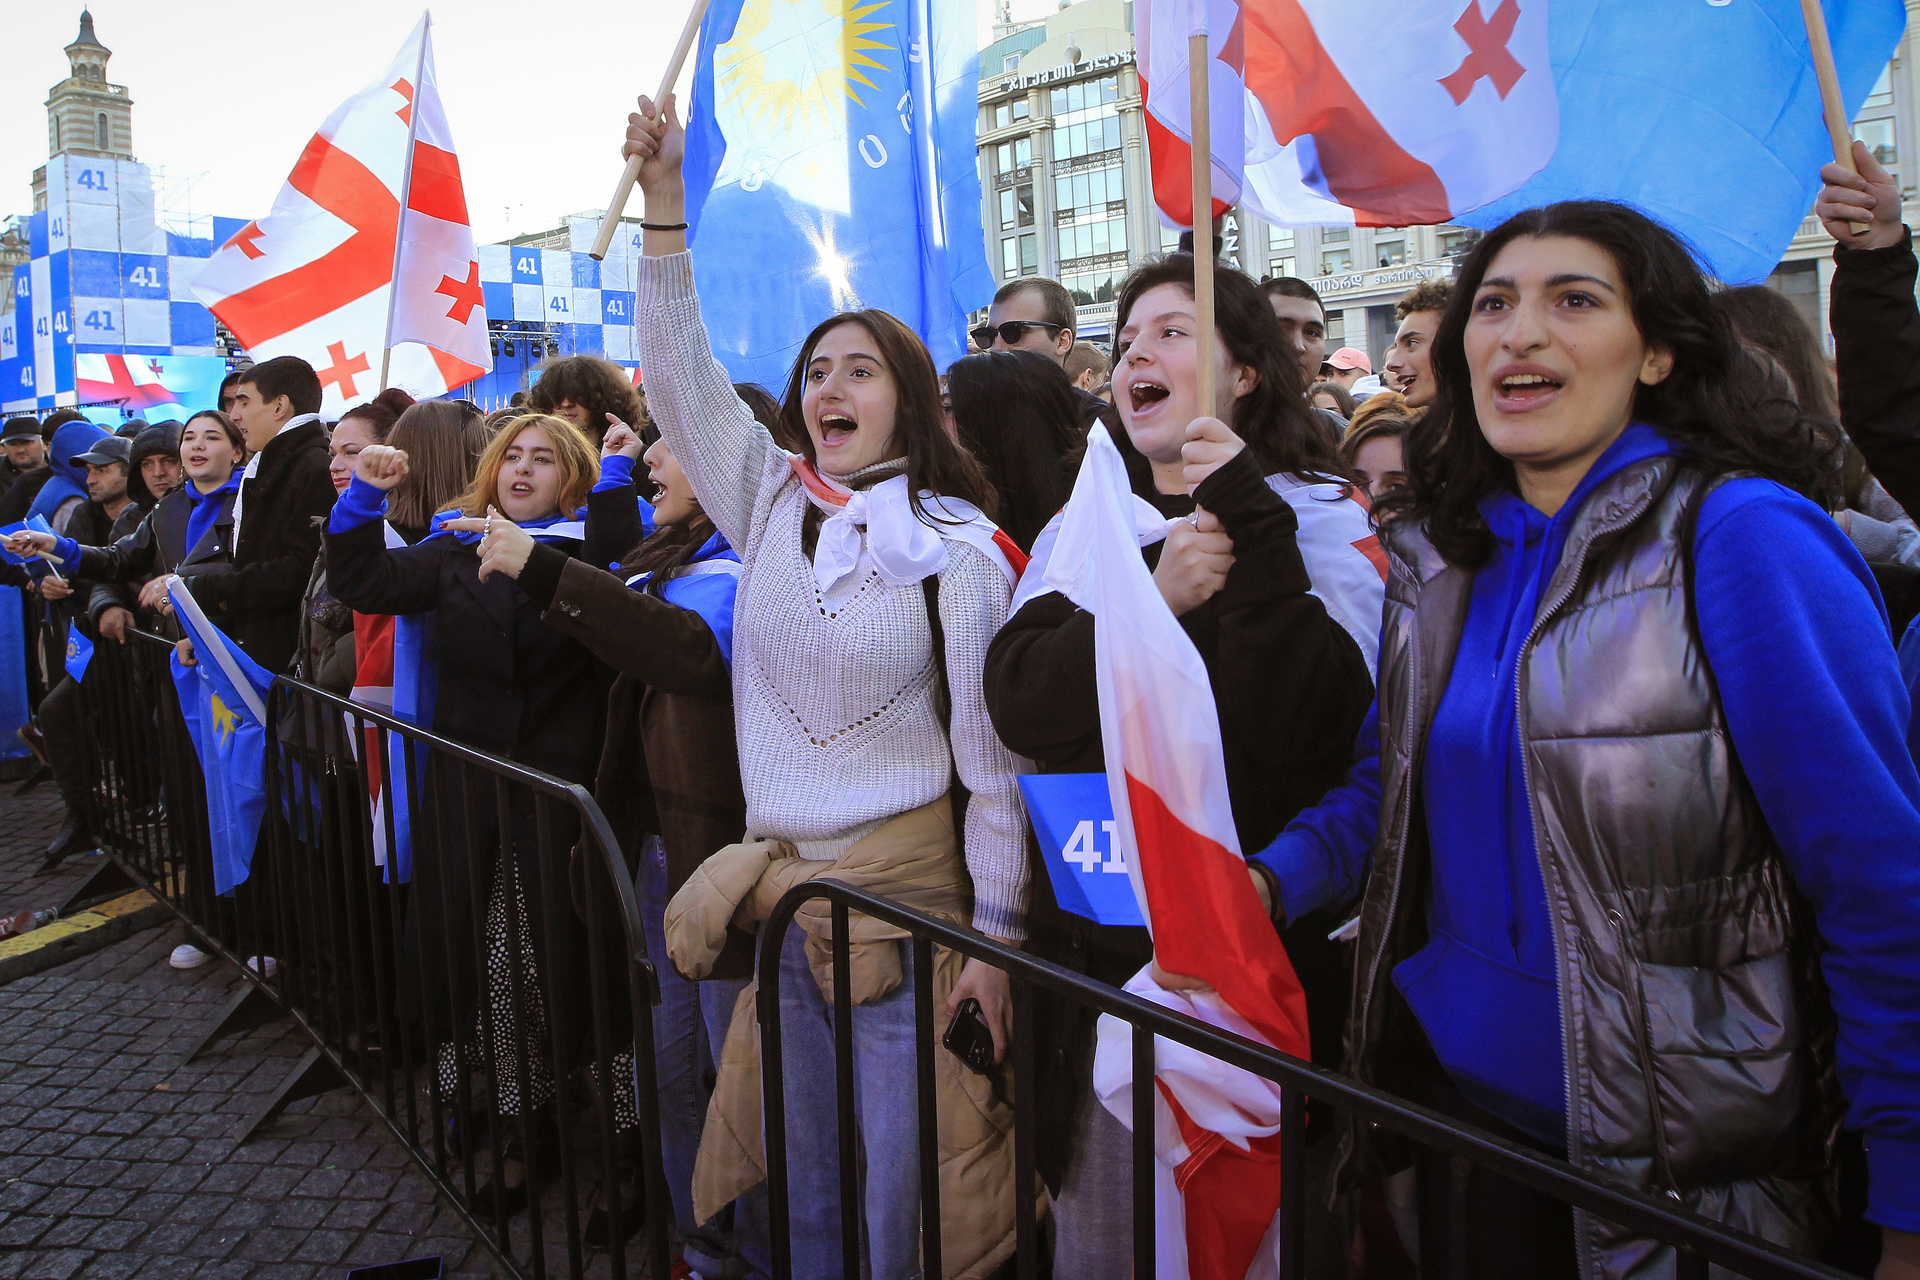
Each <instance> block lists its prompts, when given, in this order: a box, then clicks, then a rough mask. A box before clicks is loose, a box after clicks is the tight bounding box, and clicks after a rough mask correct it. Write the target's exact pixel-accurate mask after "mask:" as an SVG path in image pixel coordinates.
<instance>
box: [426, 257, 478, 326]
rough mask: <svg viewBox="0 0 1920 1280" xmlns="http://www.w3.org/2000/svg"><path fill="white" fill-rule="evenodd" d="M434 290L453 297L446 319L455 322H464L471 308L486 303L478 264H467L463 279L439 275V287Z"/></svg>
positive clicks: (467, 318)
mask: <svg viewBox="0 0 1920 1280" xmlns="http://www.w3.org/2000/svg"><path fill="white" fill-rule="evenodd" d="M434 292H435V293H440V294H445V295H446V296H447V297H449V298H452V299H453V305H452V306H450V307H448V308H447V319H449V320H451V321H453V322H454V323H455V324H465V323H466V322H467V321H468V320H469V319H470V318H471V317H472V316H473V309H474V308H475V307H478V306H482V305H484V304H485V303H486V294H485V293H483V292H482V291H481V289H480V264H479V263H477V262H470V263H468V264H467V278H466V279H465V280H455V279H454V278H453V277H452V276H441V277H440V287H439V288H437V289H435V290H434ZM456 313H458V314H456Z"/></svg>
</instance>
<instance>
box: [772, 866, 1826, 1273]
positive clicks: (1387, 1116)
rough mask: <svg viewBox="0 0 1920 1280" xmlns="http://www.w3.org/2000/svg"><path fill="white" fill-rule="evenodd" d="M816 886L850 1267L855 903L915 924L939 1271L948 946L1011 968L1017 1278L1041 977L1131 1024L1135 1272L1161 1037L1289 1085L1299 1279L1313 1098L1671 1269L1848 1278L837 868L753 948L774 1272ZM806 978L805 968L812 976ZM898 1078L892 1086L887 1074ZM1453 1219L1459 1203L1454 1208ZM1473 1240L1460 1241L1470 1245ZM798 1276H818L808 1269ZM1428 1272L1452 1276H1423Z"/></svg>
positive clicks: (1455, 1182) (925, 1168) (1029, 1256)
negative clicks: (1026, 949) (799, 966)
mask: <svg viewBox="0 0 1920 1280" xmlns="http://www.w3.org/2000/svg"><path fill="white" fill-rule="evenodd" d="M815 898H824V899H826V900H827V901H828V903H829V904H831V910H832V914H833V955H832V962H833V973H834V983H833V986H834V1018H833V1023H834V1077H835V1083H836V1086H837V1087H836V1090H835V1092H836V1095H837V1115H838V1124H839V1152H840V1156H839V1160H838V1167H839V1178H840V1204H841V1250H842V1257H843V1261H844V1271H845V1274H847V1275H850V1276H852V1275H858V1274H860V1271H859V1240H858V1235H859V1229H858V1224H859V1212H860V1210H859V1206H860V1205H861V1204H862V1197H861V1195H860V1193H859V1182H858V1167H857V1160H856V1159H855V1158H854V1152H855V1136H854V1135H855V1133H856V1129H855V1123H856V1122H855V1118H854V1089H853V1018H852V1016H851V1015H852V1005H851V996H850V991H849V988H850V985H851V984H850V983H849V981H848V963H849V960H848V950H847V946H848V932H847V913H848V911H849V910H852V911H857V912H859V913H861V914H863V915H868V916H872V917H874V918H875V919H878V920H881V921H884V922H885V923H887V924H890V925H893V926H896V927H897V928H900V929H902V930H904V931H906V932H907V933H909V934H910V935H911V939H912V940H911V943H910V944H904V945H911V946H912V948H913V983H914V1012H915V1024H916V1025H915V1030H916V1034H915V1037H914V1042H915V1045H916V1049H917V1053H916V1060H915V1064H914V1065H915V1074H914V1079H915V1082H916V1086H917V1090H918V1099H919V1149H920V1167H919V1175H920V1178H919V1182H920V1222H921V1232H920V1237H921V1260H922V1262H923V1264H924V1268H923V1272H924V1274H925V1275H927V1276H939V1275H942V1274H943V1272H942V1269H941V1241H940V1185H939V1167H938V1160H937V1156H936V1154H935V1153H936V1152H937V1150H938V1145H937V1142H936V1141H935V1132H936V1129H935V1124H936V1107H935V1098H934V1057H933V1055H934V1054H935V1053H939V1052H945V1050H943V1049H940V1048H938V1046H937V1039H936V1037H937V1031H936V1028H937V1026H938V1025H939V1023H938V1021H937V1018H938V1014H937V1011H936V1010H935V1009H934V1008H933V978H932V974H933V949H934V947H935V946H936V945H938V946H941V947H946V948H951V949H952V950H954V951H958V952H960V953H961V954H962V955H964V956H967V957H968V958H971V959H979V960H984V961H986V962H987V963H989V964H992V965H994V966H996V967H998V968H999V969H1001V970H1003V971H1005V972H1006V973H1007V975H1008V976H1009V978H1010V979H1011V988H1012V997H1013V1036H1012V1041H1011V1043H1010V1045H1009V1046H1008V1058H1009V1060H1010V1069H1011V1072H1012V1076H1013V1089H1012V1094H1013V1108H1014V1163H1015V1173H1014V1194H1015V1210H1014V1212H1015V1222H1016V1230H1017V1232H1018V1235H1017V1238H1016V1239H1017V1244H1016V1253H1015V1262H1014V1269H1015V1273H1016V1274H1017V1275H1018V1277H1019V1280H1034V1278H1035V1277H1036V1276H1037V1275H1038V1265H1039V1264H1038V1258H1039V1250H1038V1248H1037V1244H1038V1241H1037V1238H1036V1237H1037V1232H1038V1222H1037V1219H1036V1214H1035V1209H1036V1205H1035V1194H1036V1193H1035V1191H1034V1186H1035V1182H1036V1177H1035V1157H1036V1153H1035V1147H1034V1140H1033V1136H1032V1135H1033V1133H1034V1129H1035V1116H1034V1114H1033V1108H1034V1101H1033V1099H1034V1083H1035V1080H1034V1053H1033V1040H1034V1016H1033V997H1034V992H1035V989H1039V990H1044V991H1047V992H1050V993H1051V994H1052V995H1054V996H1056V997H1059V998H1060V999H1062V1000H1065V1001H1069V1002H1071V1003H1074V1004H1078V1005H1082V1006H1085V1007H1088V1008H1091V1009H1094V1010H1097V1011H1099V1012H1100V1013H1105V1014H1111V1015H1113V1016H1114V1017H1116V1018H1119V1019H1122V1020H1123V1021H1125V1022H1127V1023H1128V1024H1130V1025H1131V1027H1132V1029H1133V1031H1132V1050H1133V1053H1132V1057H1133V1078H1134V1081H1135V1086H1134V1089H1133V1118H1132V1124H1131V1128H1132V1130H1133V1187H1132V1200H1133V1223H1134V1228H1133V1231H1134V1234H1133V1277H1134V1280H1152V1277H1153V1276H1154V1274H1155V1254H1154V1214H1153V1159H1154V1155H1153V1143H1152V1134H1153V1103H1154V1097H1155V1093H1156V1091H1155V1089H1154V1088H1153V1087H1152V1084H1151V1081H1152V1075H1153V1063H1154V1047H1153V1046H1154V1038H1155V1037H1156V1036H1158V1037H1163V1038H1165V1039H1167V1040H1171V1041H1174V1042H1176V1043H1178V1044H1183V1045H1187V1046H1189V1047H1191V1048H1194V1049H1198V1050H1201V1051H1203V1052H1205V1053H1207V1054H1210V1055H1212V1056H1213V1057H1215V1058H1218V1059H1219V1060H1220V1061H1222V1062H1225V1063H1228V1064H1230V1065H1232V1066H1236V1067H1240V1068H1242V1069H1244V1070H1246V1071H1249V1072H1251V1073H1252V1074H1254V1075H1256V1076H1259V1077H1261V1078H1262V1079H1266V1080H1271V1081H1274V1082H1275V1083H1277V1084H1279V1085H1280V1086H1281V1089H1282V1096H1283V1104H1282V1115H1283V1119H1282V1125H1281V1144H1282V1148H1281V1162H1280V1170H1281V1188H1282V1203H1281V1210H1280V1214H1281V1233H1280V1235H1281V1239H1282V1240H1283V1241H1284V1244H1283V1257H1282V1260H1281V1267H1280V1275H1281V1277H1282V1280H1302V1277H1304V1276H1305V1275H1306V1270H1305V1252H1304V1246H1305V1236H1306V1232H1305V1230H1304V1225H1305V1223H1306V1221H1307V1203H1306V1181H1307V1180H1306V1178H1305V1176H1304V1172H1305V1170H1304V1149H1305V1141H1306V1124H1305V1104H1306V1101H1307V1100H1308V1099H1309V1098H1311V1099H1313V1100H1314V1101H1316V1102H1319V1103H1323V1104H1327V1105H1330V1106H1332V1107H1335V1108H1337V1109H1339V1110H1342V1111H1346V1112H1349V1113H1351V1114H1352V1115H1354V1116H1356V1117H1358V1118H1359V1119H1362V1120H1365V1121H1367V1122H1370V1123H1372V1124H1375V1125H1378V1126H1379V1127H1381V1128H1383V1129H1387V1130H1390V1131H1392V1132H1394V1133H1398V1134H1400V1135H1402V1136H1403V1137H1405V1138H1407V1139H1408V1140H1410V1141H1411V1142H1413V1143H1416V1144H1419V1145H1421V1146H1424V1147H1428V1148H1431V1149H1433V1150H1435V1151H1438V1152H1441V1153H1444V1154H1445V1155H1446V1156H1447V1157H1448V1158H1449V1161H1450V1164H1451V1169H1452V1173H1453V1175H1454V1176H1453V1178H1452V1187H1453V1188H1454V1190H1455V1191H1456V1193H1457V1192H1458V1191H1459V1190H1460V1189H1462V1188H1464V1187H1465V1185H1466V1184H1465V1179H1466V1178H1467V1177H1470V1176H1472V1173H1471V1171H1472V1170H1473V1169H1476V1168H1477V1169H1482V1170H1486V1171H1489V1172H1491V1173H1495V1174H1498V1175H1500V1176H1502V1177H1504V1178H1507V1179H1509V1180H1511V1181H1513V1182H1516V1183H1519V1184H1520V1185H1522V1186H1525V1187H1530V1188H1532V1189H1533V1190H1535V1191H1538V1192H1540V1193H1542V1194H1544V1195H1547V1196H1550V1197H1552V1198H1554V1199H1556V1200H1560V1201H1563V1202H1565V1203H1567V1204H1570V1205H1572V1206H1574V1207H1575V1208H1577V1209H1584V1210H1586V1211H1587V1212H1588V1213H1591V1214H1594V1215H1596V1216H1597V1217H1600V1218H1603V1219H1606V1220H1608V1221H1611V1222H1614V1223H1618V1224H1619V1225H1621V1226H1623V1227H1626V1228H1628V1229H1629V1230H1631V1231H1634V1232H1636V1233H1639V1234H1640V1235H1642V1236H1644V1237H1646V1238H1649V1239H1654V1240H1660V1241H1664V1242H1666V1243H1668V1244H1671V1245H1673V1246H1675V1247H1676V1248H1677V1249H1678V1250H1679V1265H1678V1268H1677V1272H1678V1280H1707V1277H1708V1274H1709V1271H1708V1269H1709V1267H1710V1266H1711V1267H1717V1268H1724V1272H1725V1273H1729V1274H1732V1275H1738V1276H1747V1277H1752V1278H1753V1280H1846V1273H1845V1272H1842V1271H1838V1270H1835V1269H1833V1268H1831V1267H1828V1266H1825V1265H1823V1264H1821V1263H1819V1262H1815V1261H1813V1260H1812V1259H1809V1258H1805V1257H1801V1256H1799V1255H1796V1254H1792V1253H1789V1252H1787V1251H1786V1250H1783V1249H1781V1248H1778V1247H1777V1246H1775V1245H1772V1244H1768V1243H1767V1242H1765V1241H1763V1240H1760V1239H1758V1238H1756V1237H1754V1236H1750V1235H1747V1234H1745V1233H1743V1232H1739V1231H1734V1230H1730V1229H1728V1228H1726V1227H1723V1226H1721V1225H1719V1224H1718V1223H1714V1222H1710V1221H1708V1220H1707V1219H1706V1218H1703V1217H1700V1216H1699V1215H1698V1214H1695V1213H1692V1212H1690V1211H1689V1210H1687V1209H1685V1208H1683V1207H1681V1206H1680V1204H1679V1202H1678V1201H1675V1200H1659V1199H1655V1198H1653V1197H1650V1196H1645V1195H1641V1194H1639V1193H1638V1192H1635V1191H1631V1190H1627V1189H1624V1188H1621V1187H1618V1186H1614V1185H1611V1184H1609V1183H1605V1182H1602V1181H1599V1180H1597V1179H1595V1178H1593V1177H1591V1176H1589V1175H1587V1174H1585V1173H1583V1172H1581V1171H1580V1170H1578V1169H1575V1168H1574V1167H1573V1166H1572V1165H1570V1164H1567V1163H1566V1162H1565V1161H1563V1160H1556V1159H1552V1158H1550V1157H1547V1156H1543V1155H1540V1154H1538V1153H1536V1152H1534V1151H1530V1150H1528V1149H1527V1148H1525V1147H1522V1146H1520V1145H1518V1144H1516V1143H1513V1142H1509V1141H1507V1140H1505V1139H1504V1138H1501V1137H1498V1136H1496V1135H1494V1134H1490V1133H1486V1132H1484V1131H1482V1130H1479V1129H1476V1128H1473V1127H1471V1126H1468V1125H1465V1124H1462V1123H1461V1122H1460V1121H1458V1120H1454V1119H1451V1118H1449V1117H1447V1116H1444V1115H1441V1114H1440V1113H1438V1112H1435V1111H1430V1110H1428V1109H1426V1108H1425V1107H1421V1106H1417V1105H1415V1104H1413V1103H1411V1102H1408V1101H1406V1100H1405V1099H1402V1098H1399V1097H1396V1096H1394V1095H1392V1094H1389V1093H1385V1092H1382V1091H1381V1090H1378V1089H1374V1088H1370V1087H1368V1086H1366V1085H1363V1084H1359V1083H1357V1082H1355V1081H1353V1080H1351V1079H1349V1078H1347V1077H1344V1076H1341V1075H1337V1074H1335V1073H1333V1072H1330V1071H1326V1070H1323V1069H1322V1068H1319V1067H1316V1066H1314V1065H1313V1064H1312V1063H1310V1062H1304V1061H1302V1060H1300V1059H1298V1058H1293V1057H1289V1056H1287V1055H1286V1054H1283V1053H1280V1052H1279V1051H1277V1050H1275V1049H1271V1048H1269V1047H1267V1046H1265V1045H1262V1044H1258V1043H1256V1042H1254V1041H1252V1040H1247V1039H1244V1038H1242V1037H1240V1036H1237V1035H1234V1034H1233V1033H1231V1032H1227V1031H1222V1030H1220V1029H1219V1028H1217V1027H1212V1026H1208V1025H1207V1024H1206V1023H1203V1022H1199V1021H1196V1020H1194V1019H1192V1018H1188V1017H1186V1016H1185V1015H1183V1014H1177V1013H1174V1012H1172V1011H1171V1010H1168V1009H1164V1008H1161V1007H1160V1006H1158V1005H1155V1004H1152V1003H1150V1002H1148V1001H1146V1000H1142V999H1141V998H1139V997H1138V996H1135V995H1132V994H1130V993H1128V992H1125V991H1121V990H1119V989H1117V988H1115V987H1110V986H1108V985H1106V984H1105V983H1102V982H1096V981H1095V980H1094V979H1092V978H1089V977H1087V976H1085V975H1084V974H1080V973H1075V972H1074V971H1073V970H1071V969H1065V968H1062V967H1061V966H1059V965H1057V964H1052V963H1050V962H1048V961H1046V960H1041V959H1038V958H1036V957H1034V956H1030V955H1027V954H1025V953H1023V952H1019V951H1015V950H1013V949H1011V948H1009V947H1005V946H1002V945H1000V944H999V943H996V942H994V941H993V940H992V939H990V938H987V937H986V936H984V935H983V934H979V933H976V932H974V931H973V930H971V929H967V928H962V927H959V926H956V925H953V924H949V923H947V922H946V921H943V920H938V919H935V918H933V917H931V916H927V915H923V914H921V913H920V912H917V911H914V910H911V909H909V908H906V907H903V906H900V905H899V904H897V903H895V902H892V901H890V900H889V899H887V898H884V897H881V896H879V895H878V894H874V893H870V892H867V891H866V890H863V889H855V888H852V887H850V886H848V885H845V884H841V883H839V882H837V881H834V880H829V879H816V880H808V881H806V882H805V883H803V884H799V885H796V886H795V887H794V888H793V889H791V890H789V891H788V892H787V894H786V895H785V896H784V897H782V898H781V900H780V902H779V903H778V905H777V906H776V907H775V908H774V911H773V914H772V916H771V918H769V919H768V921H767V922H766V924H765V925H764V926H763V927H762V930H761V934H760V948H759V957H758V965H759V968H758V974H759V986H758V993H757V996H758V1004H757V1009H756V1013H757V1016H758V1019H759V1023H760V1061H761V1072H762V1075H761V1081H762V1103H761V1107H762V1114H763V1116H764V1120H765V1126H766V1145H767V1173H768V1202H769V1205H770V1207H771V1219H772V1231H773V1239H772V1250H773V1261H774V1274H775V1276H776V1278H777V1280H790V1278H791V1276H792V1264H791V1241H790V1237H789V1231H788V1221H787V1203H788V1188H787V1182H788V1169H787V1136H786V1093H785V1088H784V1081H783V1078H782V1062H783V1059H782V1057H781V1049H780V1044H781V1027H780V999H779V984H780V951H781V946H782V944H783V942H784V941H785V938H786V934H787V930H788V928H789V927H790V926H791V925H792V923H793V917H794V914H795V912H797V911H798V910H799V909H800V907H801V906H802V905H803V904H805V903H806V902H808V901H811V900H813V899H815ZM803 980H804V979H803ZM890 1087H891V1086H890ZM1456 1216H1457V1215H1456ZM1451 1243H1452V1244H1453V1246H1454V1247H1453V1248H1452V1249H1451V1250H1450V1259H1449V1260H1450V1263H1451V1266H1450V1267H1449V1271H1448V1274H1447V1276H1446V1277H1444V1280H1474V1278H1475V1277H1478V1276H1479V1275H1480V1274H1481V1273H1480V1271H1479V1269H1478V1268H1477V1266H1476V1262H1475V1258H1474V1256H1473V1252H1472V1248H1471V1245H1472V1242H1471V1241H1470V1240H1466V1239H1464V1233H1456V1238H1455V1239H1454V1240H1453V1241H1452V1242H1451ZM1462 1246H1464V1247H1462ZM802 1280H812V1278H811V1277H803V1278H802ZM1427 1280H1443V1278H1442V1277H1439V1276H1434V1277H1428V1278H1427Z"/></svg>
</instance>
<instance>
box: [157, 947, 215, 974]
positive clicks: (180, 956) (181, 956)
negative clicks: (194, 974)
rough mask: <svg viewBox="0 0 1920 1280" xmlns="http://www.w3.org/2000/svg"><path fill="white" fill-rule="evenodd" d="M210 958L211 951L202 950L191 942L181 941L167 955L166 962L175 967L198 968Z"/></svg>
mask: <svg viewBox="0 0 1920 1280" xmlns="http://www.w3.org/2000/svg"><path fill="white" fill-rule="evenodd" d="M211 959H213V954H212V953H211V952H207V951H202V950H201V949H200V948H198V947H196V946H194V945H193V944H192V943H191V942H183V943H181V944H180V945H179V946H177V947H175V948H174V949H173V954H172V955H170V956H168V957H167V963H168V964H170V965H172V966H173V967H174V968H176V969H198V968H199V967H200V966H201V965H203V964H205V963H206V962H207V961H209V960H211Z"/></svg>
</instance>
